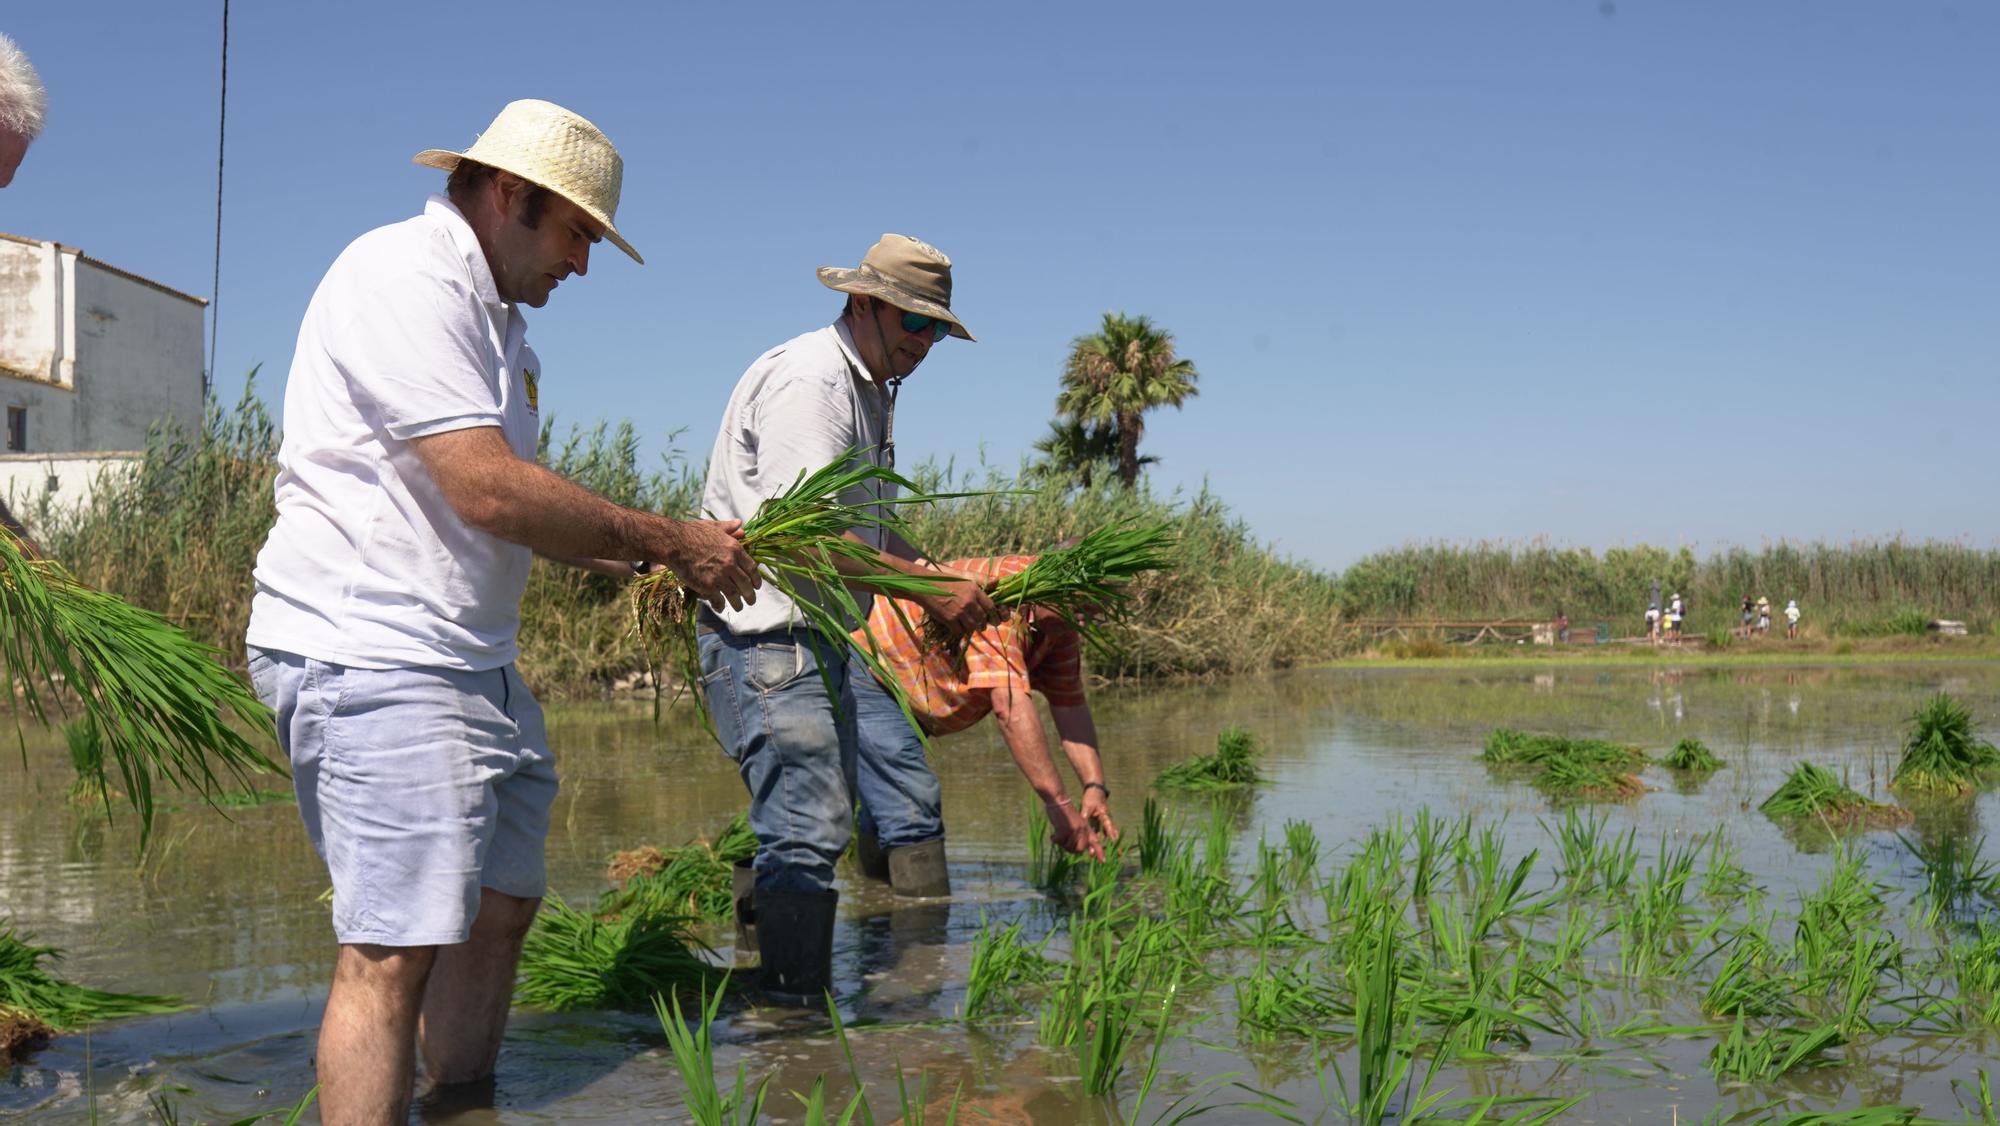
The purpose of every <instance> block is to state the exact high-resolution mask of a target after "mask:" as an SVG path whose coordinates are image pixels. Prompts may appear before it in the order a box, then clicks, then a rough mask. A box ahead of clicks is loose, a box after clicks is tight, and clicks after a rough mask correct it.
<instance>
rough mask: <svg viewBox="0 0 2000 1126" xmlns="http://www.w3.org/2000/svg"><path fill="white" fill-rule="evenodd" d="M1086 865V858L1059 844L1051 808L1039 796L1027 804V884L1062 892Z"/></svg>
mask: <svg viewBox="0 0 2000 1126" xmlns="http://www.w3.org/2000/svg"><path fill="white" fill-rule="evenodd" d="M1082 866H1083V857H1081V856H1079V855H1077V854H1075V853H1072V852H1064V851H1063V850H1062V848H1061V846H1059V845H1057V844H1056V840H1055V836H1054V827H1053V825H1052V824H1051V822H1050V821H1049V811H1048V810H1046V809H1044V808H1043V807H1042V803H1041V801H1040V800H1039V799H1036V800H1033V801H1031V802H1029V803H1028V884H1029V885H1030V886H1032V887H1038V888H1040V889H1042V890H1043V891H1048V892H1060V891H1062V890H1064V889H1066V888H1068V887H1069V886H1070V883H1071V882H1072V881H1073V880H1075V878H1076V873H1077V872H1078V870H1079V869H1081V868H1082Z"/></svg>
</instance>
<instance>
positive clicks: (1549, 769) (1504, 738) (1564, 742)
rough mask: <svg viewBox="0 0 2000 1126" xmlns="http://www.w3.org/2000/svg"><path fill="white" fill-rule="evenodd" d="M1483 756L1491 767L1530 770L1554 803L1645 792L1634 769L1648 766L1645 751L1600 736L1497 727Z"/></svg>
mask: <svg viewBox="0 0 2000 1126" xmlns="http://www.w3.org/2000/svg"><path fill="white" fill-rule="evenodd" d="M1480 757H1481V758H1482V759H1484V760H1485V761H1486V763H1487V765H1489V766H1494V767H1500V768H1513V767H1519V768H1523V769H1526V770H1527V771H1529V772H1530V781H1531V782H1532V783H1533V784H1534V785H1535V786H1536V787H1537V788H1539V789H1541V790H1542V791H1543V792H1544V793H1546V794H1548V795H1549V796H1550V798H1552V799H1554V800H1556V801H1618V800H1623V799H1626V798H1631V797H1636V796H1638V795H1639V794H1642V793H1644V792H1645V790H1646V787H1645V786H1644V784H1642V783H1641V782H1640V781H1639V779H1638V777H1637V776H1636V775H1634V774H1633V773H1632V772H1633V771H1634V770H1636V769H1638V768H1639V767H1641V766H1644V765H1645V763H1646V755H1645V752H1643V751H1641V750H1639V748H1637V747H1630V746H1623V745H1620V744H1617V743H1607V742H1605V741H1604V740H1602V739H1569V738H1564V737H1562V736H1558V735H1529V734H1525V733H1523V732H1519V731H1514V730H1512V729H1510V728H1496V729H1494V731H1493V732H1492V733H1490V734H1489V735H1488V736H1487V737H1486V749H1485V751H1484V752H1483V753H1482V754H1481V756H1480Z"/></svg>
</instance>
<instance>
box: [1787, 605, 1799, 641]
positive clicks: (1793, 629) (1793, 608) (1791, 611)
mask: <svg viewBox="0 0 2000 1126" xmlns="http://www.w3.org/2000/svg"><path fill="white" fill-rule="evenodd" d="M1798 636H1799V600H1798V599H1796V598H1794V599H1792V600H1790V601H1788V602H1786V603H1785V640H1787V641H1792V640H1795V639H1796V638H1797V637H1798Z"/></svg>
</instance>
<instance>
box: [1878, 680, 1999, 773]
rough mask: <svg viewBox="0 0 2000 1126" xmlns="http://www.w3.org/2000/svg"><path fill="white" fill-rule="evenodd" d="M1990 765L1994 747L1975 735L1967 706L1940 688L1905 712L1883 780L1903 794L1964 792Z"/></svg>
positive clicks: (1995, 765)
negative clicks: (1906, 720)
mask: <svg viewBox="0 0 2000 1126" xmlns="http://www.w3.org/2000/svg"><path fill="white" fill-rule="evenodd" d="M1995 770H2000V750H1996V749H1995V748H1994V746H1993V744H1991V743H1988V742H1986V741H1985V740H1983V739H1980V738H1979V736H1978V731H1977V728H1976V726H1975V725H1974V723H1973V721H1972V709H1970V708H1968V707H1966V706H1965V705H1964V704H1961V703H1959V702H1958V701H1957V700H1954V699H1952V698H1951V697H1950V696H1948V695H1946V694H1945V693H1943V692H1940V693H1938V694H1937V695H1935V696H1932V697H1931V698H1930V699H1928V700H1926V701H1924V702H1923V704H1921V705H1919V706H1918V708H1917V710H1916V713H1915V714H1914V715H1912V716H1911V717H1910V731H1909V735H1908V736H1907V737H1906V738H1905V739H1904V740H1903V758H1902V761H1900V762H1899V763H1897V765H1896V774H1895V777H1894V778H1892V779H1891V780H1890V782H1889V785H1890V787H1891V788H1893V789H1894V790H1896V792H1898V793H1903V794H1953V795H1958V794H1970V793H1972V792H1973V791H1975V790H1977V789H1978V788H1979V787H1980V785H1981V783H1982V782H1984V781H1985V780H1986V779H1987V778H1988V777H1989V776H1990V775H1991V774H1992V773H1993V772H1994V771H1995Z"/></svg>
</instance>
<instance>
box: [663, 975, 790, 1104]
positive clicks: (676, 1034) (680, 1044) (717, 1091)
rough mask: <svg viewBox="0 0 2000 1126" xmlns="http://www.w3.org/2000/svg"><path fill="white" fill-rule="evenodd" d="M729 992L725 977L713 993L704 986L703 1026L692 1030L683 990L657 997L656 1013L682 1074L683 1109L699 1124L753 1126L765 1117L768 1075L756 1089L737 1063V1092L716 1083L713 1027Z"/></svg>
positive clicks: (700, 1022)
mask: <svg viewBox="0 0 2000 1126" xmlns="http://www.w3.org/2000/svg"><path fill="white" fill-rule="evenodd" d="M727 991H728V980H727V979H726V978H725V979H724V980H722V981H719V982H717V983H716V985H715V992H714V994H713V995H711V994H710V993H709V991H708V986H707V985H706V984H703V985H702V986H701V991H700V996H701V1006H700V1007H699V1008H697V1009H696V1010H695V1015H696V1016H697V1018H698V1023H697V1024H696V1025H694V1026H693V1027H690V1026H689V1024H688V1021H687V1018H686V1017H684V1016H683V1015H682V1014H681V998H680V994H679V993H678V992H674V993H668V994H654V996H653V1012H654V1013H655V1014H656V1015H658V1017H659V1018H660V1028H661V1029H662V1030H663V1031H664V1032H665V1033H666V1034H667V1047H668V1048H669V1049H670V1050H672V1052H673V1056H674V1067H675V1069H676V1070H678V1071H679V1072H680V1073H681V1085H682V1088H683V1093H682V1105H683V1106H685V1107H686V1109H687V1113H688V1116H689V1117H691V1118H693V1119H694V1121H695V1122H696V1123H697V1124H698V1126H754V1124H755V1123H756V1121H757V1119H758V1117H759V1115H761V1114H762V1113H763V1110H764V1097H765V1095H766V1093H767V1092H768V1091H769V1089H770V1086H771V1080H770V1078H769V1077H768V1076H767V1077H765V1078H764V1079H762V1080H760V1081H759V1082H758V1083H757V1085H756V1086H755V1087H754V1088H753V1087H751V1086H749V1075H748V1073H747V1072H746V1070H745V1068H744V1065H743V1064H741V1063H738V1064H737V1065H736V1084H735V1087H734V1089H733V1090H730V1091H728V1092H725V1091H723V1090H722V1088H721V1086H720V1085H719V1084H718V1083H717V1080H716V1077H715V1041H714V1038H713V1036H712V1035H711V1033H710V1031H709V1029H710V1026H711V1025H713V1024H714V1023H715V1015H716V1013H717V1012H719V1011H720V1010H721V1008H722V996H723V994H724V993H725V992H727Z"/></svg>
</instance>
